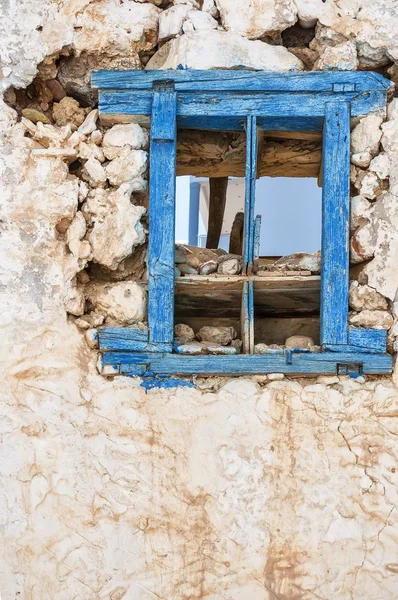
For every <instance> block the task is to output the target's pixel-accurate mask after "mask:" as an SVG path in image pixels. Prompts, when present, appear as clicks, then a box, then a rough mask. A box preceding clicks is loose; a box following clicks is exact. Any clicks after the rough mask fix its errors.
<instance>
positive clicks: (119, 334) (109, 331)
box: [98, 327, 149, 343]
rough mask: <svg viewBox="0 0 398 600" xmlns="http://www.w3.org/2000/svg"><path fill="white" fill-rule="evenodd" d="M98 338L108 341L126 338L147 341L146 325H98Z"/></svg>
mask: <svg viewBox="0 0 398 600" xmlns="http://www.w3.org/2000/svg"><path fill="white" fill-rule="evenodd" d="M98 336H99V339H100V340H101V338H102V339H103V340H107V341H109V343H110V342H111V341H112V340H119V339H126V340H133V341H135V342H147V341H148V338H149V332H148V327H100V328H99V329H98Z"/></svg>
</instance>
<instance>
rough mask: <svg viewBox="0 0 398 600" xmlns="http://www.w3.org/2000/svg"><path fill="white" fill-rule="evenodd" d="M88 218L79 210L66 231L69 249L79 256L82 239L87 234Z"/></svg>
mask: <svg viewBox="0 0 398 600" xmlns="http://www.w3.org/2000/svg"><path fill="white" fill-rule="evenodd" d="M86 229H87V226H86V219H85V218H84V215H83V213H82V212H80V211H78V212H77V213H76V215H75V217H74V219H73V221H72V223H71V224H70V226H69V228H68V230H67V232H66V243H67V244H68V246H69V250H70V251H71V252H72V254H74V255H75V256H77V257H79V250H80V240H82V239H83V238H84V236H85V235H86Z"/></svg>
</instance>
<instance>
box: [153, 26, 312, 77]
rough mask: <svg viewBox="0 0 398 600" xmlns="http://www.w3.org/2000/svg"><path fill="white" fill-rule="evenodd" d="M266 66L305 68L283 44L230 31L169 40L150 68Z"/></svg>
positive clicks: (257, 67)
mask: <svg viewBox="0 0 398 600" xmlns="http://www.w3.org/2000/svg"><path fill="white" fill-rule="evenodd" d="M179 65H182V66H183V67H184V68H191V69H233V68H235V69H236V68H246V69H263V70H266V71H290V70H292V69H296V70H302V69H303V64H302V62H301V61H300V60H299V59H298V58H296V57H295V56H293V54H291V53H290V52H289V51H288V50H287V49H286V48H284V47H283V46H271V45H270V44H266V43H265V42H261V41H249V40H247V39H245V38H244V37H241V36H240V35H238V34H237V33H233V32H230V31H228V32H227V31H216V30H213V31H208V32H206V35H205V36H204V35H203V33H202V32H200V31H193V32H192V33H186V34H184V35H181V36H180V37H178V38H175V39H173V40H170V41H169V42H166V43H165V44H164V45H163V46H162V47H161V48H160V49H159V50H158V51H157V52H156V54H155V55H154V56H153V57H152V58H151V59H150V61H149V62H148V64H147V66H146V68H147V69H177V67H179Z"/></svg>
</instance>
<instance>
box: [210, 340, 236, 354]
mask: <svg viewBox="0 0 398 600" xmlns="http://www.w3.org/2000/svg"><path fill="white" fill-rule="evenodd" d="M202 344H203V346H205V347H206V348H207V352H208V353H209V354H227V355H232V354H237V350H236V348H235V347H234V346H232V345H229V346H221V345H220V344H215V343H214V342H206V341H205V342H202Z"/></svg>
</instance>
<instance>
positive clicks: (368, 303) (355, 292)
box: [349, 281, 388, 311]
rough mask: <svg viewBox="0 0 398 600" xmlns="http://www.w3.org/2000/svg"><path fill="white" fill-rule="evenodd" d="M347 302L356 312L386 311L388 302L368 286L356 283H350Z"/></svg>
mask: <svg viewBox="0 0 398 600" xmlns="http://www.w3.org/2000/svg"><path fill="white" fill-rule="evenodd" d="M349 301H350V307H351V308H352V309H353V310H357V311H360V310H364V309H367V310H387V309H388V302H387V300H386V298H384V296H382V295H381V294H379V292H376V290H375V289H374V288H372V287H370V285H359V283H358V282H357V281H351V283H350V292H349Z"/></svg>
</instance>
